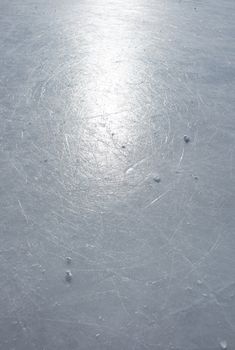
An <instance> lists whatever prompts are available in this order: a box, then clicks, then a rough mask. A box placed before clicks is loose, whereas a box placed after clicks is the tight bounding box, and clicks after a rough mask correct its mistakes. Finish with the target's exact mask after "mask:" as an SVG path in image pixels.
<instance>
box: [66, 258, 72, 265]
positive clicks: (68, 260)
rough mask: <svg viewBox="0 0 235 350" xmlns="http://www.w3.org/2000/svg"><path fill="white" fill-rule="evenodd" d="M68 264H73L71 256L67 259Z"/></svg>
mask: <svg viewBox="0 0 235 350" xmlns="http://www.w3.org/2000/svg"><path fill="white" fill-rule="evenodd" d="M66 263H67V264H68V265H70V264H71V263H72V258H71V257H70V256H67V257H66Z"/></svg>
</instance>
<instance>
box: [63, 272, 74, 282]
mask: <svg viewBox="0 0 235 350" xmlns="http://www.w3.org/2000/svg"><path fill="white" fill-rule="evenodd" d="M72 277H73V275H72V272H71V271H69V270H68V271H66V273H65V280H66V282H71V281H72Z"/></svg>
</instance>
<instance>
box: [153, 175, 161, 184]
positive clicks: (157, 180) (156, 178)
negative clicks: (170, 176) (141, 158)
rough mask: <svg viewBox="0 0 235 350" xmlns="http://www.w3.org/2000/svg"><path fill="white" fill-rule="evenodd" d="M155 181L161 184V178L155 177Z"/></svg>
mask: <svg viewBox="0 0 235 350" xmlns="http://www.w3.org/2000/svg"><path fill="white" fill-rule="evenodd" d="M153 181H155V182H157V183H159V182H161V178H160V177H159V176H155V177H154V178H153Z"/></svg>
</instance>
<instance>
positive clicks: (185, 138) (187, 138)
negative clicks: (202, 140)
mask: <svg viewBox="0 0 235 350" xmlns="http://www.w3.org/2000/svg"><path fill="white" fill-rule="evenodd" d="M184 142H185V143H189V142H190V137H189V136H187V135H184Z"/></svg>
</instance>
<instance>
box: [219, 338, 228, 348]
mask: <svg viewBox="0 0 235 350" xmlns="http://www.w3.org/2000/svg"><path fill="white" fill-rule="evenodd" d="M220 347H221V349H223V350H226V349H227V348H228V345H227V342H226V340H222V341H221V342H220Z"/></svg>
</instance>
